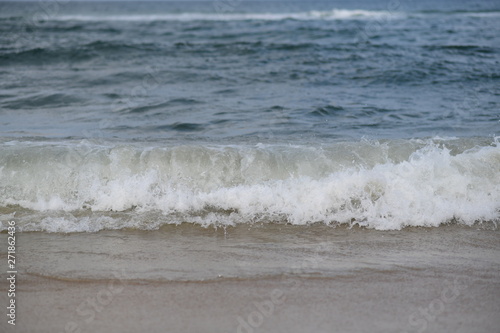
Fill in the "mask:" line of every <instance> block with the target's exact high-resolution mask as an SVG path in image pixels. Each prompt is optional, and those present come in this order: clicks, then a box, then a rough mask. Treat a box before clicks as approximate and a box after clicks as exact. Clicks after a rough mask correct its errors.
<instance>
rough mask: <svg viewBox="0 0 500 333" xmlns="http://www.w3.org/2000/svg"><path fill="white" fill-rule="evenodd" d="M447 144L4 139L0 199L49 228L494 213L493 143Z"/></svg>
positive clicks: (499, 191)
mask: <svg viewBox="0 0 500 333" xmlns="http://www.w3.org/2000/svg"><path fill="white" fill-rule="evenodd" d="M454 141H456V140H448V141H443V140H437V139H436V140H407V141H388V142H384V143H381V142H368V141H364V142H357V143H339V144H331V145H319V146H316V147H313V146H305V145H304V146H289V145H282V146H278V145H274V146H273V145H271V146H264V145H258V146H232V147H229V146H206V145H191V146H172V147H138V146H132V145H109V146H97V145H91V144H89V143H88V142H82V143H80V144H78V145H72V146H68V145H59V144H45V145H40V144H31V143H29V144H20V143H18V144H16V145H9V144H3V146H2V147H1V148H2V149H1V150H0V151H1V153H0V180H1V185H0V207H3V209H7V208H8V207H9V205H14V207H16V205H17V206H18V207H19V208H20V209H21V210H24V213H21V216H20V217H19V219H20V220H21V222H22V223H21V224H20V228H21V229H22V230H44V231H58V232H75V231H98V230H101V229H121V228H140V229H155V228H158V227H159V226H160V225H161V224H164V223H180V222H192V223H198V224H201V225H205V226H206V225H234V224H238V223H255V222H264V223H268V222H288V223H292V224H296V225H302V224H308V223H313V222H321V223H327V224H330V223H342V224H350V225H353V224H358V225H362V226H366V227H370V228H375V229H380V230H387V229H401V228H404V227H405V226H439V225H440V224H442V223H446V222H449V221H452V220H454V221H457V222H458V223H463V224H467V225H472V224H474V223H475V222H477V221H496V220H498V219H499V217H500V216H499V211H500V145H499V144H498V140H493V141H491V142H490V143H489V144H483V145H480V146H477V145H475V143H474V142H472V141H471V142H463V141H460V140H458V141H457V142H454ZM443 142H446V144H445V145H443ZM10 207H12V206H10ZM0 209H2V208H0ZM0 212H1V210H0ZM23 214H24V215H23ZM23 216H24V217H23ZM5 227H6V226H5V225H4V226H3V228H4V229H5Z"/></svg>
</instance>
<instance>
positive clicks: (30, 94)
mask: <svg viewBox="0 0 500 333" xmlns="http://www.w3.org/2000/svg"><path fill="white" fill-rule="evenodd" d="M499 61H500V4H499V3H498V2H493V1H439V2H436V1H418V2H415V1H404V0H400V1H385V0H384V1H382V0H379V1H369V2H368V1H366V2H363V1H349V2H347V1H330V2H317V1H310V2H309V1H308V2H278V1H277V2H242V1H236V0H234V1H232V0H223V1H215V2H209V1H207V2H141V3H135V2H107V3H104V2H86V3H84V2H81V3H73V2H66V1H59V2H56V1H54V2H38V3H25V2H22V3H21V2H1V3H0V78H1V80H0V181H1V183H0V213H1V214H3V215H4V216H9V214H12V213H13V212H14V211H16V212H17V215H16V216H17V217H18V220H19V227H20V228H21V230H43V231H62V232H69V231H97V230H101V229H121V228H124V227H132V228H140V229H155V228H158V227H159V226H160V225H162V224H166V223H181V222H192V223H199V224H202V225H212V224H215V225H218V224H235V223H255V222H263V223H267V222H287V223H293V224H308V223H312V222H322V223H327V224H337V223H347V224H360V225H363V226H368V227H373V228H377V229H400V228H402V227H404V226H410V225H418V226H438V225H440V224H442V223H446V222H450V221H453V222H458V223H464V224H469V225H471V224H473V223H476V222H478V221H496V220H498V218H499V209H500V145H499V138H498V135H499V130H500V108H499V103H500V90H499V87H500V85H499V82H500V66H499ZM4 220H5V219H2V221H4ZM2 223H3V222H2ZM6 227H7V226H6V224H4V225H3V228H4V229H5V228H6Z"/></svg>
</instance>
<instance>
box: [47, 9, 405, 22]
mask: <svg viewBox="0 0 500 333" xmlns="http://www.w3.org/2000/svg"><path fill="white" fill-rule="evenodd" d="M388 17H390V18H397V17H402V14H401V13H395V12H389V11H370V10H359V9H358V10H348V9H333V10H329V11H309V12H297V13H179V14H132V15H130V14H127V15H59V16H55V17H53V19H54V20H61V21H73V20H74V21H138V22H150V21H242V20H259V21H281V20H287V19H293V20H318V19H319V20H346V19H380V18H388Z"/></svg>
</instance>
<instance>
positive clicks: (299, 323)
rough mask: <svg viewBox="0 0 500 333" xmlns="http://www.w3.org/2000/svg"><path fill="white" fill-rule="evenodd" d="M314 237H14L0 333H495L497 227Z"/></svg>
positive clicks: (167, 232)
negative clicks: (11, 291)
mask: <svg viewBox="0 0 500 333" xmlns="http://www.w3.org/2000/svg"><path fill="white" fill-rule="evenodd" d="M273 228H274V229H273ZM320 229H322V228H318V227H315V228H307V227H292V226H266V227H258V226H256V227H253V228H250V229H249V228H248V227H241V228H240V227H238V228H228V229H227V230H226V231H225V232H224V230H221V229H218V230H213V229H203V228H200V227H193V226H186V225H182V226H178V227H175V226H169V227H165V228H162V229H161V230H160V231H156V232H144V231H133V230H129V231H107V232H100V233H96V234H69V235H67V234H44V233H22V234H19V235H18V236H19V237H18V239H19V241H18V242H19V245H18V251H19V263H18V267H19V268H18V270H19V274H18V280H17V282H16V283H17V297H16V302H17V304H18V307H17V318H16V323H17V324H16V326H15V328H14V327H12V326H11V325H8V324H7V318H6V316H5V315H4V317H5V318H4V320H2V322H0V331H1V332H14V331H15V332H42V333H43V332H112V333H113V332H142V331H146V332H498V328H499V327H500V316H498V313H500V232H499V231H498V230H491V228H483V227H472V228H469V227H460V226H444V227H440V228H430V229H429V228H414V229H407V230H403V231H394V232H380V231H373V230H366V229H346V228H336V229H334V228H324V229H322V230H320ZM5 236H6V235H5V234H2V235H1V239H2V243H5V238H6V237H5ZM188 240H189V241H188ZM203 249H205V250H203ZM2 255H4V253H3V252H2ZM235 263H239V264H235ZM3 276H4V275H3ZM0 288H1V289H2V290H5V291H6V290H7V288H8V285H7V282H6V279H2V281H1V282H0ZM0 302H1V303H2V304H7V303H6V302H7V295H6V292H2V293H0Z"/></svg>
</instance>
